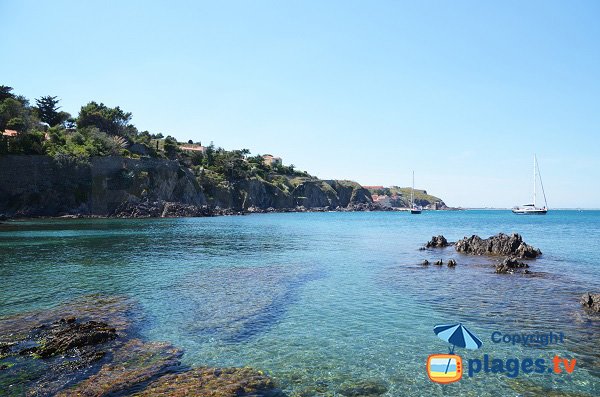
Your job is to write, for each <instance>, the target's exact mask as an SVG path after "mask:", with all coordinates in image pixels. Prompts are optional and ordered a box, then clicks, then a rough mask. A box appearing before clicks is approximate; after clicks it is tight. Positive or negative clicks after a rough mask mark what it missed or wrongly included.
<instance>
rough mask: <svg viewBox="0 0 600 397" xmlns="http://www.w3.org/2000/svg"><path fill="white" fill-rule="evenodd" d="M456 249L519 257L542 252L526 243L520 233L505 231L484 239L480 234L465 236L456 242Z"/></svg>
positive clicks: (465, 252)
mask: <svg viewBox="0 0 600 397" xmlns="http://www.w3.org/2000/svg"><path fill="white" fill-rule="evenodd" d="M455 248H456V251H458V252H461V253H464V254H471V255H499V256H513V257H517V258H528V259H531V258H536V257H538V256H540V255H541V254H542V251H540V250H539V249H537V248H534V247H532V246H531V245H528V244H526V243H525V242H524V241H523V238H522V237H521V235H519V234H516V233H515V234H511V235H510V236H509V235H506V234H503V233H500V234H497V235H495V236H492V237H489V238H487V239H482V238H481V237H479V236H475V235H473V236H471V237H465V238H463V239H462V240H459V241H457V242H456V244H455Z"/></svg>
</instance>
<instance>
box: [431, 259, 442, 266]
mask: <svg viewBox="0 0 600 397" xmlns="http://www.w3.org/2000/svg"><path fill="white" fill-rule="evenodd" d="M433 264H434V265H436V266H442V265H443V264H444V261H442V260H441V259H439V260H437V261H435V262H433Z"/></svg>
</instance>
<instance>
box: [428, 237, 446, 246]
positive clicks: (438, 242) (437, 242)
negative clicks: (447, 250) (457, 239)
mask: <svg viewBox="0 0 600 397" xmlns="http://www.w3.org/2000/svg"><path fill="white" fill-rule="evenodd" d="M447 246H448V240H446V238H445V237H444V236H442V235H439V236H433V237H431V240H430V241H428V242H427V244H425V248H443V247H447Z"/></svg>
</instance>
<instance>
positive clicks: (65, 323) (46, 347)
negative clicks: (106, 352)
mask: <svg viewBox="0 0 600 397" xmlns="http://www.w3.org/2000/svg"><path fill="white" fill-rule="evenodd" d="M36 331H37V332H34V334H35V336H36V339H38V340H42V341H43V343H41V345H40V346H39V347H37V348H36V349H35V353H36V354H37V355H39V356H40V357H42V358H45V357H50V356H53V355H56V354H64V353H67V352H68V351H69V350H71V349H81V348H83V347H89V346H94V345H99V344H102V343H104V342H108V341H109V340H112V339H116V338H117V331H116V330H115V329H114V328H112V327H110V326H108V324H106V323H103V322H97V321H87V322H83V323H78V322H76V319H75V318H73V317H71V318H69V319H67V320H65V319H64V318H63V319H61V320H60V321H57V322H55V323H53V324H51V325H50V326H49V327H46V326H43V327H41V328H40V329H38V330H36ZM96 356H97V355H96Z"/></svg>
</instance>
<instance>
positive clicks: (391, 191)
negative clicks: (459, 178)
mask: <svg viewBox="0 0 600 397" xmlns="http://www.w3.org/2000/svg"><path fill="white" fill-rule="evenodd" d="M411 190H412V189H411V188H410V187H399V186H390V187H384V188H370V189H369V192H370V193H371V194H377V195H383V196H388V197H390V203H391V206H392V207H400V208H402V207H403V208H407V207H409V206H410V194H411ZM414 202H415V204H416V205H420V206H422V207H424V208H427V209H436V210H437V209H448V206H446V203H444V201H443V200H442V199H441V198H439V197H436V196H433V195H431V194H427V191H426V190H419V189H415V190H414Z"/></svg>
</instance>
